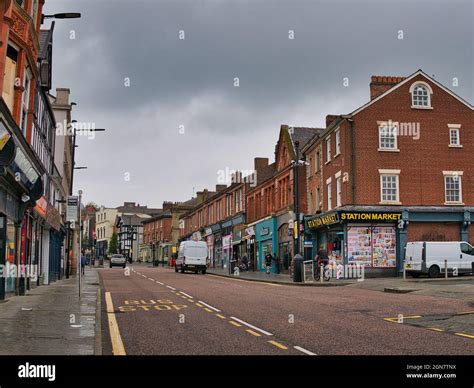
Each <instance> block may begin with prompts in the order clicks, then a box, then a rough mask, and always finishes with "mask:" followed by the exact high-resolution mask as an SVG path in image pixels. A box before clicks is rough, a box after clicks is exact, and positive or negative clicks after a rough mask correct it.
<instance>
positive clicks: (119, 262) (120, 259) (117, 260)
mask: <svg viewBox="0 0 474 388" xmlns="http://www.w3.org/2000/svg"><path fill="white" fill-rule="evenodd" d="M114 266H120V267H123V268H125V267H126V266H127V259H125V257H124V255H120V254H117V255H112V257H111V258H110V268H112V267H114Z"/></svg>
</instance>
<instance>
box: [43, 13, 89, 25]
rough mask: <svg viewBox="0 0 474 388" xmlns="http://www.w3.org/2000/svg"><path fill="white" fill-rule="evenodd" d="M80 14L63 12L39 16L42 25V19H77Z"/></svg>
mask: <svg viewBox="0 0 474 388" xmlns="http://www.w3.org/2000/svg"><path fill="white" fill-rule="evenodd" d="M80 17H81V14H80V13H79V12H63V13H55V14H52V15H44V14H43V15H41V24H43V23H44V19H79V18H80Z"/></svg>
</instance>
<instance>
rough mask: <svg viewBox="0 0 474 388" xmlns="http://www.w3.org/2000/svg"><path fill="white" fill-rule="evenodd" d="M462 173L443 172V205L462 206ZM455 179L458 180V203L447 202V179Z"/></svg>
mask: <svg viewBox="0 0 474 388" xmlns="http://www.w3.org/2000/svg"><path fill="white" fill-rule="evenodd" d="M463 174H464V171H443V180H444V204H445V205H464V203H463V201H462V176H463ZM454 177H457V178H458V180H459V200H458V201H448V189H447V187H446V184H447V178H454Z"/></svg>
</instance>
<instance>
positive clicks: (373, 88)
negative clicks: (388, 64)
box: [370, 75, 406, 100]
mask: <svg viewBox="0 0 474 388" xmlns="http://www.w3.org/2000/svg"><path fill="white" fill-rule="evenodd" d="M405 78H406V77H391V76H388V77H386V76H381V75H373V76H372V78H371V82H370V99H371V100H373V99H374V98H377V97H378V96H380V95H381V94H383V93H385V92H386V91H387V90H388V89H390V88H392V87H394V86H395V85H396V84H398V83H400V82H402V81H403V80H404V79H405Z"/></svg>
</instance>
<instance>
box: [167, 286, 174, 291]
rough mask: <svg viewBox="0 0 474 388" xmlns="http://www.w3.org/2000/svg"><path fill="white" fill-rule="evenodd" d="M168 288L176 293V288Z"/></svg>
mask: <svg viewBox="0 0 474 388" xmlns="http://www.w3.org/2000/svg"><path fill="white" fill-rule="evenodd" d="M166 287H167V288H169V289H170V290H173V291H176V288H174V287H171V286H166Z"/></svg>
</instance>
